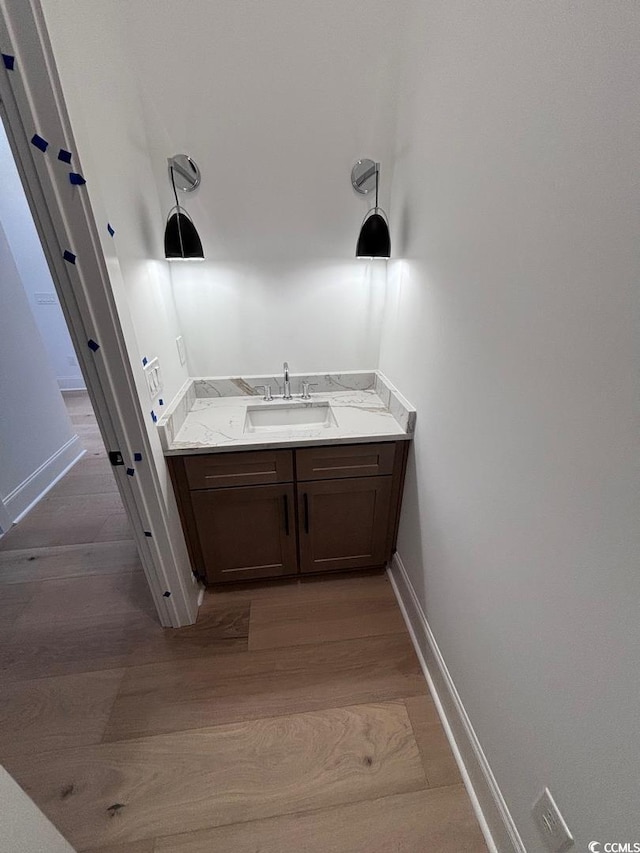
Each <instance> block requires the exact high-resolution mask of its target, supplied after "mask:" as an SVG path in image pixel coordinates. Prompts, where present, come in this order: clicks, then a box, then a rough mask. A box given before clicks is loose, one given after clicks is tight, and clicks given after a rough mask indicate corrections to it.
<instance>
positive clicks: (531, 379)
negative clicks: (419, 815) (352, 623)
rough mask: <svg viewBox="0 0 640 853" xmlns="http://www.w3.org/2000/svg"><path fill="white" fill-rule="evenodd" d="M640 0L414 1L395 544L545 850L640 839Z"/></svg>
mask: <svg viewBox="0 0 640 853" xmlns="http://www.w3.org/2000/svg"><path fill="white" fill-rule="evenodd" d="M639 44H640V7H639V6H638V4H633V3H626V2H612V3H601V2H599V0H583V1H582V2H581V3H571V4H569V3H557V2H555V0H521V2H518V3H507V2H503V0H486V2H483V3H481V4H480V3H472V2H469V0H433V2H430V3H423V2H416V3H415V5H414V9H413V14H412V18H411V26H410V27H409V29H408V40H407V64H406V76H405V78H404V82H403V86H402V90H401V91H402V94H403V98H402V104H401V105H400V109H399V127H398V137H397V166H396V169H395V173H394V177H393V189H394V192H393V200H392V206H391V217H392V222H393V228H394V236H395V239H396V247H397V250H398V255H399V257H401V258H403V260H402V261H396V262H394V263H393V264H392V265H391V271H390V272H391V275H390V281H389V296H390V301H389V304H388V308H387V311H386V324H385V329H384V336H383V344H382V352H381V369H382V370H383V371H384V372H385V373H386V374H387V375H388V376H389V377H390V378H391V380H392V381H393V382H395V383H396V384H397V385H398V386H399V387H400V388H401V389H402V391H403V393H404V394H406V396H407V397H408V398H409V399H410V400H411V401H412V403H413V404H414V405H416V406H417V409H418V426H417V433H416V441H415V453H414V454H412V456H411V460H410V468H409V474H408V482H407V488H406V491H405V498H404V509H403V514H402V521H401V527H400V538H399V544H398V548H399V552H400V555H401V557H402V560H403V562H404V564H405V566H406V568H407V570H408V572H409V575H410V577H411V580H412V582H413V585H414V587H415V590H416V592H417V595H418V596H419V598H420V600H421V602H422V604H423V606H424V608H425V611H426V614H427V617H428V620H429V622H430V624H431V627H432V629H433V631H434V633H435V636H436V640H437V642H438V645H439V647H440V650H441V651H442V653H443V655H444V659H445V662H446V664H447V666H448V668H449V670H450V672H451V674H452V676H453V679H454V681H455V684H456V686H457V688H458V691H459V693H460V695H461V697H462V700H463V702H464V704H465V707H466V709H467V711H468V713H469V716H470V718H471V721H472V724H473V726H474V727H475V730H476V733H477V734H478V736H479V739H480V742H481V745H482V747H483V748H484V751H485V753H486V755H487V757H488V759H489V762H490V764H491V767H492V768H493V771H494V773H495V775H496V777H497V780H498V783H499V785H500V787H501V789H502V792H503V794H504V796H505V798H506V800H507V804H508V806H509V808H510V810H511V812H512V815H513V816H514V818H515V820H516V823H517V826H518V828H519V830H520V832H521V835H522V837H523V840H524V842H525V845H526V849H527V850H528V851H529V853H537V851H542V850H543V849H545V848H543V845H542V842H541V840H540V837H539V836H538V834H537V831H536V829H535V827H534V824H533V822H532V818H531V814H530V808H531V805H532V803H533V801H534V799H535V798H536V797H537V795H538V793H539V792H540V791H541V789H542V788H543V787H544V786H545V785H549V787H550V788H551V790H552V791H553V793H554V794H555V796H556V799H557V801H558V803H559V805H560V807H561V809H562V811H563V813H564V816H565V818H566V819H567V821H568V823H569V825H570V827H571V829H572V830H573V832H574V834H575V836H576V850H586V845H587V843H588V842H589V841H590V840H592V839H596V840H600V841H602V842H604V841H606V840H610V841H627V840H630V841H640V824H639V822H638V767H639V766H640V732H639V730H638V649H639V648H640V621H639V620H638V601H640V572H639V571H638V568H639V564H638V555H639V554H640V526H639V525H638V518H639V516H640V513H639V511H640V476H639V463H638V459H639V458H640V456H639V451H640V444H639V441H638V431H637V414H638V409H637V404H638V402H637V401H638V391H639V388H638V376H639V373H638V368H639V367H640V360H639V353H638V343H637V342H638V337H637V335H638V325H637V324H638V318H639V317H640V313H639V310H638V309H639V308H640V304H639V291H638V272H639V264H638V258H639V255H638V246H639V239H640V238H639V235H640V197H639V195H640V194H639V189H640V186H639V177H638V176H639V171H638V141H639V135H638V130H639V125H638V109H637V107H638V100H637V80H638V77H639V75H640V63H639V55H638V45H639Z"/></svg>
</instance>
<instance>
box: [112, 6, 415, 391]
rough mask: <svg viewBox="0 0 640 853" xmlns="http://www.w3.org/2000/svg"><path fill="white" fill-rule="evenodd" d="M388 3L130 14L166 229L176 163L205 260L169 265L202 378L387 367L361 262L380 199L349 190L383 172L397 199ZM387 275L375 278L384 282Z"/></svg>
mask: <svg viewBox="0 0 640 853" xmlns="http://www.w3.org/2000/svg"><path fill="white" fill-rule="evenodd" d="M403 4H404V0H403V3H400V4H398V3H396V4H389V3H387V2H384V0H368V2H362V0H330V1H329V2H324V3H316V2H312V0H275V2H270V3H255V2H253V0H237V2H234V3H211V2H208V0H190V2H189V4H188V14H186V13H185V14H176V6H175V3H174V2H172V0H140V2H137V3H135V4H128V5H127V6H126V7H125V5H124V4H121V5H120V6H119V7H118V8H119V10H120V17H121V19H122V21H123V22H124V23H125V24H126V33H127V36H128V39H129V53H130V56H131V61H132V63H133V67H134V70H135V74H136V78H137V80H138V84H139V86H140V90H141V94H142V105H143V109H144V111H145V117H146V124H147V128H148V138H149V143H150V146H151V152H152V156H153V167H154V174H155V178H156V181H157V185H158V188H159V193H160V197H161V200H162V214H163V216H164V217H166V215H167V213H168V211H169V209H170V207H171V206H172V205H173V197H172V193H171V189H170V185H169V180H168V176H167V167H166V160H167V157H168V156H170V155H172V154H175V153H178V152H186V153H189V154H191V156H193V158H194V159H195V160H196V162H197V163H198V165H199V166H200V168H201V170H202V184H201V187H200V188H199V189H198V190H196V192H195V193H193V194H190V195H188V194H181V202H184V205H185V207H186V208H187V210H188V211H189V212H190V213H191V214H192V216H193V218H194V221H195V223H196V226H197V228H198V230H199V233H200V236H201V238H202V241H203V244H204V249H205V254H206V256H207V261H206V262H204V263H203V264H173V265H172V277H173V282H174V296H175V301H176V306H177V309H178V313H179V316H180V319H181V323H182V327H183V332H184V335H185V340H186V344H187V350H188V353H189V364H190V370H191V373H192V374H193V375H207V374H208V375H219V374H225V373H227V374H228V373H231V374H233V373H264V372H271V371H276V370H278V369H279V368H280V367H281V363H282V361H283V359H284V358H287V359H288V360H289V361H290V363H291V365H292V368H293V369H296V370H298V369H299V370H322V369H337V370H339V369H357V368H371V367H375V366H376V364H377V360H378V349H379V325H380V322H381V312H382V299H381V297H382V293H381V292H380V289H381V288H380V286H378V285H379V283H376V284H374V285H373V286H372V284H371V281H370V279H371V272H370V270H369V266H370V265H367V264H366V263H365V262H362V261H356V260H355V258H354V253H355V244H356V239H357V235H358V230H359V227H360V223H361V220H362V218H363V216H364V214H365V212H366V210H367V209H368V207H369V206H370V204H371V199H370V198H369V199H366V198H365V197H363V196H359V195H357V194H356V193H355V192H354V191H353V189H352V187H351V183H350V172H351V167H352V165H353V163H354V162H355V161H356V160H357V159H358V158H359V157H363V156H369V157H375V158H377V159H379V160H380V161H381V162H382V186H381V201H382V202H383V203H384V202H386V201H387V200H388V198H389V189H390V178H391V163H390V152H391V142H392V139H393V120H392V117H393V98H394V96H395V92H394V79H395V78H394V76H393V74H392V73H391V72H392V70H393V60H394V58H395V54H396V51H397V49H398V47H399V45H398V32H399V26H400V16H399V9H400V8H401V7H402V5H403ZM377 276H378V277H380V273H379V272H378V273H377Z"/></svg>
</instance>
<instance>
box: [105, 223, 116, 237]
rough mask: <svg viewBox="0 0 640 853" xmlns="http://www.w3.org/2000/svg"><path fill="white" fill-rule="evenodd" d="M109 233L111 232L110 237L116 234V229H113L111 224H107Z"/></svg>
mask: <svg viewBox="0 0 640 853" xmlns="http://www.w3.org/2000/svg"><path fill="white" fill-rule="evenodd" d="M107 231H108V232H109V236H110V237H113V235H114V234H115V233H116V231H115V228H112V227H111V223H109V222H107Z"/></svg>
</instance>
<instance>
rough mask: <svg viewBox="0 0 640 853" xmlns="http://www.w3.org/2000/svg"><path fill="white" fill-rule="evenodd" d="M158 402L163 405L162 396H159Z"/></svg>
mask: <svg viewBox="0 0 640 853" xmlns="http://www.w3.org/2000/svg"><path fill="white" fill-rule="evenodd" d="M158 403H159V404H160V405H161V406H164V400H163V399H162V397H160V399H159V400H158Z"/></svg>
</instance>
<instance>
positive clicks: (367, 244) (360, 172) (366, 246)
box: [351, 160, 391, 258]
mask: <svg viewBox="0 0 640 853" xmlns="http://www.w3.org/2000/svg"><path fill="white" fill-rule="evenodd" d="M379 175H380V163H376V162H375V161H374V160H358V162H357V163H356V164H355V166H354V167H353V169H352V170H351V184H352V186H353V188H354V190H355V191H356V192H359V193H362V194H363V195H367V194H368V193H370V192H372V190H374V189H375V191H376V203H375V206H374V207H372V208H371V210H369V211H368V212H367V215H366V216H365V218H364V219H363V221H362V225H361V226H360V236H359V237H358V244H357V246H356V258H390V257H391V237H390V236H389V222H388V220H387V215H386V213H385V212H384V210H382V208H380V207H378V179H379Z"/></svg>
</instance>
